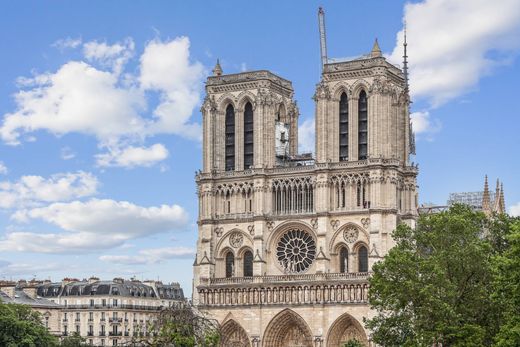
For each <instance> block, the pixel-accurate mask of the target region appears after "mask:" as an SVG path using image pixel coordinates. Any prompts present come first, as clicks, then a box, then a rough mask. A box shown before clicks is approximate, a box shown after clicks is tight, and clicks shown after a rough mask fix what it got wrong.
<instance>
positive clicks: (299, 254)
mask: <svg viewBox="0 0 520 347" xmlns="http://www.w3.org/2000/svg"><path fill="white" fill-rule="evenodd" d="M315 256H316V242H315V241H314V239H313V238H312V236H311V235H310V234H309V233H308V232H306V231H304V230H301V229H291V230H289V231H287V232H286V233H285V234H283V235H282V237H281V238H280V240H279V241H278V245H277V247H276V257H277V259H278V262H279V263H280V265H281V266H282V268H283V269H284V271H285V272H288V273H299V272H304V271H306V270H307V269H308V268H309V267H310V266H311V264H312V262H313V261H314V258H315Z"/></svg>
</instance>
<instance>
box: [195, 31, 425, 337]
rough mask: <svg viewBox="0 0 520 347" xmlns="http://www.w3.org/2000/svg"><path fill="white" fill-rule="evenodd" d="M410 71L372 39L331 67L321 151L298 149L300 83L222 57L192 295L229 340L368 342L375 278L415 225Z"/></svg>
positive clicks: (318, 111)
mask: <svg viewBox="0 0 520 347" xmlns="http://www.w3.org/2000/svg"><path fill="white" fill-rule="evenodd" d="M405 56H406V53H405ZM406 70H407V69H406V58H405V65H404V66H403V69H402V70H401V69H400V68H399V67H396V66H394V65H392V64H391V63H389V62H388V61H387V60H386V59H385V58H384V57H383V55H382V53H381V50H380V48H379V45H378V43H377V40H376V42H375V43H374V46H373V48H372V50H371V52H370V53H369V54H367V55H363V56H361V57H359V58H356V59H353V60H349V61H338V62H331V61H326V62H325V63H324V64H323V72H322V75H321V80H320V81H319V83H318V84H317V85H316V92H315V95H314V101H315V124H316V144H315V145H316V148H315V157H312V156H310V155H303V154H298V116H299V112H298V107H297V104H296V102H295V101H294V99H293V95H294V91H293V88H292V84H291V82H290V81H288V80H286V79H284V78H282V77H280V76H277V75H275V74H273V73H271V72H269V71H266V70H261V71H251V72H243V73H236V74H224V72H223V71H222V68H221V67H220V64H219V63H218V62H217V65H216V66H215V68H214V70H213V75H212V76H210V77H208V79H207V82H206V97H205V100H204V103H203V105H202V116H203V166H202V170H201V171H200V172H199V173H198V174H197V175H196V183H197V194H198V201H199V215H198V241H197V255H196V259H195V263H194V280H193V301H194V304H195V305H197V307H198V308H199V309H200V310H201V311H204V312H207V313H208V315H209V316H210V317H212V318H215V319H216V320H218V322H219V324H220V325H221V327H222V339H221V346H226V347H229V346H232V347H340V346H343V345H344V344H345V343H346V342H348V341H350V340H353V339H357V340H358V341H360V342H361V343H362V344H363V345H364V346H371V345H372V344H371V342H370V339H369V336H370V334H369V331H367V330H366V329H365V328H364V325H363V318H364V317H370V316H371V315H372V314H373V313H372V312H371V311H370V309H369V306H368V304H367V295H368V289H369V284H368V276H369V275H370V272H371V268H372V266H373V264H374V263H376V262H377V261H379V260H380V259H381V258H382V257H383V256H384V255H385V254H386V253H387V252H388V251H389V249H390V248H392V246H393V245H394V241H393V239H392V237H391V232H392V231H393V230H394V229H395V228H396V226H397V225H398V224H400V223H405V224H408V225H410V226H412V227H413V226H414V225H415V221H416V218H417V201H418V198H417V194H418V192H417V182H416V178H417V173H418V169H417V166H415V165H414V164H412V163H411V160H410V155H411V154H412V153H413V152H414V136H413V133H412V130H411V126H410V116H409V103H410V100H409V93H408V78H407V71H406Z"/></svg>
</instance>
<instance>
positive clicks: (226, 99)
mask: <svg viewBox="0 0 520 347" xmlns="http://www.w3.org/2000/svg"><path fill="white" fill-rule="evenodd" d="M229 104H231V105H232V106H233V108H234V109H235V111H236V110H237V103H236V98H235V96H234V95H233V94H231V93H226V94H224V95H222V96H221V97H220V98H218V100H217V105H218V110H219V111H220V112H225V111H226V107H227V105H229Z"/></svg>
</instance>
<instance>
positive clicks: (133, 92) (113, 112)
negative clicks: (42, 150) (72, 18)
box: [0, 37, 205, 162]
mask: <svg viewBox="0 0 520 347" xmlns="http://www.w3.org/2000/svg"><path fill="white" fill-rule="evenodd" d="M134 46H135V45H134V42H133V41H132V39H127V40H125V41H124V42H118V43H115V44H113V45H110V44H107V43H105V42H97V41H92V42H87V43H84V44H83V53H84V56H85V58H86V59H87V62H83V61H69V62H67V63H65V64H64V65H62V66H61V67H60V68H59V69H58V70H57V71H56V72H47V73H43V74H37V75H35V76H33V77H31V78H23V77H21V78H18V83H19V86H20V90H19V91H18V92H17V93H15V95H14V99H15V102H16V105H17V107H16V110H15V111H13V112H11V113H7V114H5V115H4V119H3V123H2V124H1V125H0V138H1V139H2V140H3V141H4V142H5V143H7V144H10V145H17V144H20V142H21V141H23V140H24V139H27V137H28V136H29V135H30V136H33V135H32V134H33V133H35V132H37V131H47V132H50V133H52V134H54V135H56V136H60V135H64V134H68V133H79V134H84V135H91V136H95V137H96V138H97V139H98V141H99V145H100V148H105V149H113V148H119V149H120V150H121V151H120V153H121V154H125V153H130V152H132V146H135V145H138V146H142V145H143V141H144V140H145V138H146V137H151V136H154V135H156V134H176V135H179V136H183V137H186V138H190V139H196V140H200V138H201V131H200V124H198V123H196V122H193V121H192V120H191V115H192V113H193V110H194V109H195V107H196V106H197V104H198V103H199V102H200V93H201V91H202V81H203V78H204V75H205V70H204V67H203V66H202V64H200V63H199V62H193V61H192V60H191V59H190V54H189V48H190V42H189V39H188V38H187V37H180V38H176V39H174V40H171V41H160V40H158V39H156V40H153V41H151V42H149V43H148V44H147V45H146V46H145V49H144V52H143V53H142V55H141V56H140V57H139V62H140V65H139V67H140V69H139V72H138V73H124V74H123V73H121V72H122V71H123V70H124V68H125V66H126V64H127V61H128V60H129V59H130V58H131V57H132V56H133V55H134ZM154 100H159V101H158V103H157V105H152V104H153V103H154ZM151 106H152V107H153V109H152V110H151V112H149V108H151ZM150 113H151V114H150ZM126 146H130V150H129V151H125V150H124V148H123V147H126ZM134 148H135V147H134ZM150 148H154V150H155V151H156V152H155V153H156V154H157V150H158V149H159V147H157V146H155V147H154V146H152V147H150ZM150 148H148V150H150ZM163 155H164V151H163ZM111 162H117V159H116V158H114V159H113V160H111Z"/></svg>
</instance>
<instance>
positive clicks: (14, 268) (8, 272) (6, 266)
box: [0, 260, 63, 277]
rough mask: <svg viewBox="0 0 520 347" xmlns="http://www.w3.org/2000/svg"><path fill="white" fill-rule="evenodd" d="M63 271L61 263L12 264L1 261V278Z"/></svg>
mask: <svg viewBox="0 0 520 347" xmlns="http://www.w3.org/2000/svg"><path fill="white" fill-rule="evenodd" d="M59 270H63V264H59V263H45V264H41V263H38V264H36V263H32V264H29V263H20V262H16V263H11V262H8V261H3V260H0V277H4V276H31V275H32V276H36V274H37V273H41V272H52V271H59Z"/></svg>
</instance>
